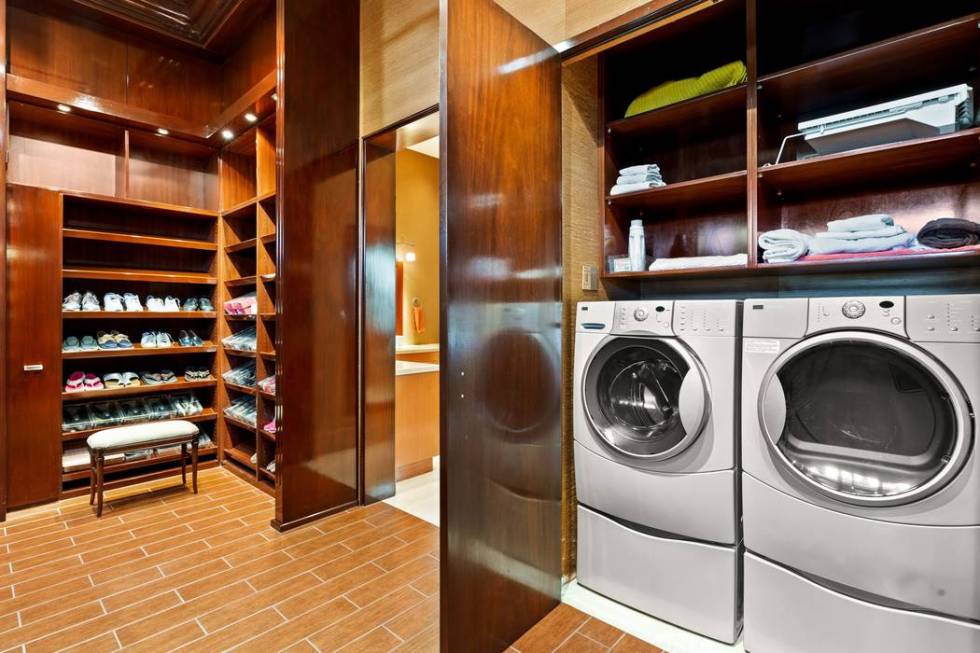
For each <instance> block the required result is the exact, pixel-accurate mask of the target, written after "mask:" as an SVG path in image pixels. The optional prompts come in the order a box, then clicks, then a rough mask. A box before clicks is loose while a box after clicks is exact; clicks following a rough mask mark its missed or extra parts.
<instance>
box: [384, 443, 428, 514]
mask: <svg viewBox="0 0 980 653" xmlns="http://www.w3.org/2000/svg"><path fill="white" fill-rule="evenodd" d="M432 467H433V469H432V471H431V472H428V473H426V474H420V475H419V476H413V477H412V478H406V479H405V480H404V481H399V482H398V483H396V484H395V496H393V497H391V498H390V499H387V500H386V501H385V503H387V504H388V505H391V506H394V507H395V508H398V509H399V510H403V511H405V512H407V513H408V514H410V515H415V516H416V517H418V518H419V519H423V520H425V521H427V522H429V523H430V524H435V525H436V526H438V525H439V456H436V457H435V458H433V459H432Z"/></svg>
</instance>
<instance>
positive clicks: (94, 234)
mask: <svg viewBox="0 0 980 653" xmlns="http://www.w3.org/2000/svg"><path fill="white" fill-rule="evenodd" d="M61 234H62V236H64V237H65V238H67V239H69V240H87V241H98V242H103V243H125V244H128V245H143V246H148V247H169V248H173V249H191V250H201V251H208V252H214V251H217V249H218V246H217V245H216V244H215V243H209V242H206V241H203V240H188V239H185V238H161V237H157V236H139V235H134V234H124V233H118V232H110V231H96V230H92V229H71V228H69V229H62V230H61Z"/></svg>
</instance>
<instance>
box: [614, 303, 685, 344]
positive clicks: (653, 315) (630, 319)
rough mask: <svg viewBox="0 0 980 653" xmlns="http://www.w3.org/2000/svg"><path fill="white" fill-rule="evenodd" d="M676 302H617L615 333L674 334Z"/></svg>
mask: <svg viewBox="0 0 980 653" xmlns="http://www.w3.org/2000/svg"><path fill="white" fill-rule="evenodd" d="M673 315H674V302H671V301H666V302H665V301H649V302H616V312H615V314H614V316H613V328H612V332H613V333H618V334H627V333H635V334H639V335H646V336H672V335H674V330H673V329H672V328H671V322H672V320H673Z"/></svg>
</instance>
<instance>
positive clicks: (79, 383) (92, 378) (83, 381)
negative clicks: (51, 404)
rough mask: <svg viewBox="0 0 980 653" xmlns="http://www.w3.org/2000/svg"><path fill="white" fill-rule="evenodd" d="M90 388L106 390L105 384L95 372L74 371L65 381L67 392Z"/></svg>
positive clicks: (88, 389)
mask: <svg viewBox="0 0 980 653" xmlns="http://www.w3.org/2000/svg"><path fill="white" fill-rule="evenodd" d="M90 390H105V386H104V385H103V384H102V379H100V378H99V377H98V376H96V375H95V374H86V373H85V372H73V373H72V374H70V375H69V376H68V380H67V381H66V382H65V392H88V391H90Z"/></svg>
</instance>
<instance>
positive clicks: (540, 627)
mask: <svg viewBox="0 0 980 653" xmlns="http://www.w3.org/2000/svg"><path fill="white" fill-rule="evenodd" d="M610 652H611V653H666V651H664V650H663V649H660V648H657V647H656V646H653V645H652V644H647V643H646V642H644V641H642V640H639V639H637V638H636V637H633V636H632V635H627V634H626V633H624V632H623V631H621V630H618V629H616V628H613V627H612V626H610V625H609V624H607V623H604V622H602V621H599V620H598V619H595V618H594V617H590V616H589V615H587V614H585V613H584V612H581V611H580V610H576V609H575V608H573V607H572V606H570V605H566V604H564V603H562V604H561V605H559V606H558V607H557V608H555V609H554V610H552V611H551V612H550V613H549V614H548V615H547V616H546V617H545V618H544V619H542V620H541V621H539V622H538V623H537V625H535V626H534V627H533V628H531V630H529V631H527V632H526V633H524V635H523V636H522V637H521V638H520V639H519V640H517V641H516V642H514V643H513V644H512V645H511V647H510V648H509V649H508V653H610Z"/></svg>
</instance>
